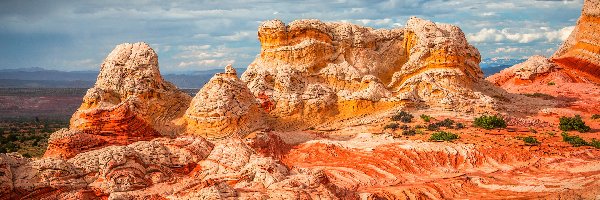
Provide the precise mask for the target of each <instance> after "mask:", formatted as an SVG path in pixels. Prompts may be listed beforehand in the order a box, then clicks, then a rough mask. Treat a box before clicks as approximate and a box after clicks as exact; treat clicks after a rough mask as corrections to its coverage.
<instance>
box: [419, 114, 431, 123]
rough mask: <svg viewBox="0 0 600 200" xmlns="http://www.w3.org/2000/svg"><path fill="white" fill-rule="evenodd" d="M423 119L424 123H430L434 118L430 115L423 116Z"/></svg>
mask: <svg viewBox="0 0 600 200" xmlns="http://www.w3.org/2000/svg"><path fill="white" fill-rule="evenodd" d="M421 119H423V121H425V122H429V121H431V119H432V118H431V116H429V115H425V114H422V115H421Z"/></svg>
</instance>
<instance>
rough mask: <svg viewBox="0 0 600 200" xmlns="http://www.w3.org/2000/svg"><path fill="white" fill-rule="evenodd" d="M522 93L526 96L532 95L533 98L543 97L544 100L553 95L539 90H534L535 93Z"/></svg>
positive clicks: (551, 97)
mask: <svg viewBox="0 0 600 200" xmlns="http://www.w3.org/2000/svg"><path fill="white" fill-rule="evenodd" d="M524 95H525V96H528V97H533V98H542V99H545V100H550V99H554V96H552V95H549V94H544V93H539V92H536V93H533V94H524Z"/></svg>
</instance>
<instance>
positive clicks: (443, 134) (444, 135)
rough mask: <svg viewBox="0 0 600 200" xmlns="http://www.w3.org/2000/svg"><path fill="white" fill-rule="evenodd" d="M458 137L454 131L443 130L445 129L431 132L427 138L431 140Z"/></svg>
mask: <svg viewBox="0 0 600 200" xmlns="http://www.w3.org/2000/svg"><path fill="white" fill-rule="evenodd" d="M455 139H458V135H456V134H454V133H450V132H445V131H439V132H436V133H433V134H431V137H430V138H429V140H433V141H451V140H455Z"/></svg>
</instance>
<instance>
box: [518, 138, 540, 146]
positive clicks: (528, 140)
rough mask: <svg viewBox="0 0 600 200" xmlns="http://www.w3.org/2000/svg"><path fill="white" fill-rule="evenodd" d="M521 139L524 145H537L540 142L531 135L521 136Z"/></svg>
mask: <svg viewBox="0 0 600 200" xmlns="http://www.w3.org/2000/svg"><path fill="white" fill-rule="evenodd" d="M521 140H523V142H525V145H532V146H533V145H539V144H540V142H539V141H538V140H537V139H536V138H534V137H531V136H527V137H524V138H521Z"/></svg>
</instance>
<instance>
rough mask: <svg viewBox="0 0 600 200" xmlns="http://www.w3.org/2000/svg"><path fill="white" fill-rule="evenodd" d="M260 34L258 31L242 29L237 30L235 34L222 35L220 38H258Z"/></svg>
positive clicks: (233, 39) (238, 39) (239, 39)
mask: <svg viewBox="0 0 600 200" xmlns="http://www.w3.org/2000/svg"><path fill="white" fill-rule="evenodd" d="M257 37H258V36H257V35H256V31H241V32H236V33H235V34H233V35H225V36H220V37H219V38H221V39H223V40H226V41H241V40H256V38H257Z"/></svg>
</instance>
